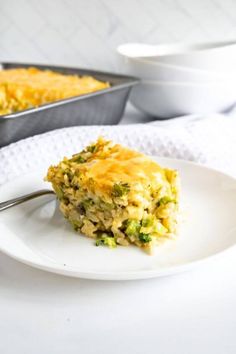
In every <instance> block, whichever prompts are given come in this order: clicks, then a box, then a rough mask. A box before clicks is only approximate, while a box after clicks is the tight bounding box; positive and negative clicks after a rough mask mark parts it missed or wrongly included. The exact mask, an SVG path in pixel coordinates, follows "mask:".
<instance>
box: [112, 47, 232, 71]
mask: <svg viewBox="0 0 236 354" xmlns="http://www.w3.org/2000/svg"><path fill="white" fill-rule="evenodd" d="M118 51H119V53H120V54H122V55H125V56H126V57H128V58H133V59H135V58H136V59H138V58H139V59H141V58H143V59H145V60H146V61H149V62H150V63H158V64H166V65H173V66H177V67H179V68H180V67H181V68H189V69H191V68H192V69H198V70H202V71H208V73H210V72H211V73H215V74H217V73H221V74H231V73H232V72H234V73H235V72H236V66H235V61H236V42H235V41H225V42H215V43H206V44H166V45H148V44H141V43H127V44H123V45H121V46H119V47H118Z"/></svg>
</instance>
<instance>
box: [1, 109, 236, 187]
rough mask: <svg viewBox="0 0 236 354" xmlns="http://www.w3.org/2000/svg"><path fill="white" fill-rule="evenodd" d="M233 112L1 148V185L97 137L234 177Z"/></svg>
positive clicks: (61, 134)
mask: <svg viewBox="0 0 236 354" xmlns="http://www.w3.org/2000/svg"><path fill="white" fill-rule="evenodd" d="M235 132H236V113H235V112H231V114H229V115H220V114H214V115H210V116H207V117H198V116H188V117H183V118H176V119H171V120H169V121H156V122H154V123H149V124H133V125H120V126H86V127H72V128H64V129H59V130H55V131H52V132H49V133H45V134H42V135H38V136H34V137H31V138H28V139H25V140H22V141H19V142H17V143H14V144H11V145H9V146H7V147H4V148H2V149H0V184H2V183H5V182H7V181H8V180H10V179H13V178H15V177H17V176H21V175H22V174H26V173H28V172H31V171H34V170H37V169H42V168H45V172H46V169H47V167H48V166H49V165H50V164H53V163H57V162H58V161H59V160H60V159H61V158H62V157H63V156H70V155H71V154H73V153H75V152H78V151H80V150H81V149H82V148H83V147H84V146H85V145H86V144H88V143H90V142H92V141H94V140H96V138H97V137H98V136H99V135H102V136H104V137H106V138H110V139H112V140H114V141H115V142H119V143H122V144H125V145H127V146H130V147H131V148H134V149H137V150H140V151H143V152H144V153H146V154H149V155H158V156H167V157H173V158H178V159H185V160H191V161H195V162H200V163H202V164H205V165H208V166H211V167H214V168H216V169H219V170H222V171H224V172H227V173H229V174H232V175H234V176H236V133H235Z"/></svg>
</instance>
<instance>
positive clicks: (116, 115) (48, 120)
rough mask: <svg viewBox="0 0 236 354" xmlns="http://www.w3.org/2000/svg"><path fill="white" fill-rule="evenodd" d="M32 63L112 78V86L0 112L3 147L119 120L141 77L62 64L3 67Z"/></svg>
mask: <svg viewBox="0 0 236 354" xmlns="http://www.w3.org/2000/svg"><path fill="white" fill-rule="evenodd" d="M31 66H33V67H36V68H39V69H42V70H44V69H50V70H53V71H56V72H60V73H63V74H75V75H79V76H83V75H89V76H93V77H95V78H96V79H98V80H101V81H108V82H109V83H110V85H111V87H109V88H106V89H103V90H100V91H96V92H93V93H89V94H85V95H81V96H75V97H72V98H67V99H63V100H60V101H56V102H52V103H49V104H45V105H42V106H39V107H37V108H32V109H27V110H24V111H20V112H16V113H12V114H7V115H2V116H0V147H2V146H5V145H8V144H10V143H13V142H15V141H18V140H21V139H24V138H26V137H29V136H33V135H36V134H41V133H44V132H47V131H50V130H54V129H58V128H62V127H71V126H77V125H101V124H104V125H108V124H109V125H113V124H117V123H119V121H120V119H121V117H122V114H123V112H124V109H125V105H126V102H127V99H128V96H129V93H130V90H131V88H132V86H133V85H135V84H136V83H138V79H136V78H133V77H129V76H124V75H117V74H112V73H106V72H100V71H94V70H84V69H78V68H70V67H61V66H51V65H38V64H25V63H1V64H0V69H11V68H27V67H31Z"/></svg>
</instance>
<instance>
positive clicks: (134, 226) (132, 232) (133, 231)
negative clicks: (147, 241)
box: [125, 219, 141, 236]
mask: <svg viewBox="0 0 236 354" xmlns="http://www.w3.org/2000/svg"><path fill="white" fill-rule="evenodd" d="M126 225H127V226H126V229H125V233H126V235H128V236H138V234H139V230H140V228H141V225H140V222H139V221H138V220H131V219H130V220H128V221H127V224H126Z"/></svg>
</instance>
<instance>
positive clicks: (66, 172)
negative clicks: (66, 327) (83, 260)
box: [46, 138, 179, 252]
mask: <svg viewBox="0 0 236 354" xmlns="http://www.w3.org/2000/svg"><path fill="white" fill-rule="evenodd" d="M46 180H47V181H49V182H51V183H52V186H53V188H54V190H55V192H56V194H57V197H58V199H59V200H60V209H61V211H62V213H63V214H64V216H65V217H66V218H67V219H68V220H69V221H70V222H71V224H72V225H73V227H74V229H75V230H76V231H79V232H81V233H83V234H85V235H86V236H88V237H92V238H94V239H95V240H96V245H107V246H110V247H115V246H116V245H123V246H127V245H129V244H131V243H133V244H135V245H137V246H138V247H141V248H143V249H144V250H146V251H148V252H150V251H151V250H152V247H153V245H154V244H155V243H156V241H158V240H163V239H165V238H169V237H171V236H172V235H173V234H175V233H176V229H177V216H178V209H179V205H178V204H179V203H178V201H179V177H178V172H177V171H175V170H170V169H167V168H161V167H160V166H159V165H158V164H157V163H156V162H155V161H153V160H152V159H151V158H149V157H147V156H145V155H144V154H142V153H139V152H137V151H133V150H130V149H128V148H125V147H123V146H121V145H118V144H113V143H112V142H111V141H107V140H104V139H103V138H99V139H98V140H97V142H96V143H94V144H92V145H90V146H88V147H86V148H85V149H84V150H83V151H81V152H80V153H78V154H75V155H73V156H72V158H70V159H67V158H64V159H63V161H61V162H60V163H59V164H58V165H57V166H51V167H50V168H49V170H48V174H47V177H46Z"/></svg>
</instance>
